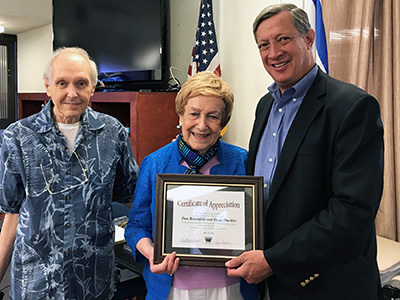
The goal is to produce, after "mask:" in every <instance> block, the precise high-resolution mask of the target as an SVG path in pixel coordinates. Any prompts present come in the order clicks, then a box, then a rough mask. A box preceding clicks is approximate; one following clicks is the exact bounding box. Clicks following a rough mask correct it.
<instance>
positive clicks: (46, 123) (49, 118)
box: [33, 100, 105, 133]
mask: <svg viewBox="0 0 400 300" xmlns="http://www.w3.org/2000/svg"><path fill="white" fill-rule="evenodd" d="M53 106H54V104H53V102H52V100H50V101H49V102H47V104H46V105H45V106H44V108H43V109H42V110H41V111H40V112H39V113H38V114H37V117H36V118H35V119H34V121H33V127H34V128H35V130H36V131H37V132H40V133H45V132H48V131H50V130H52V129H55V128H56V123H55V120H54V117H53V113H52V107H53ZM81 120H82V128H85V129H87V130H89V131H95V130H98V129H100V128H102V127H104V126H105V124H104V122H102V121H101V120H99V118H98V114H97V113H96V112H95V111H94V110H93V109H91V108H90V107H89V106H88V107H87V108H86V110H85V111H84V112H83V114H82V116H81Z"/></svg>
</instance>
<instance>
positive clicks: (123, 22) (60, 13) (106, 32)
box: [53, 0, 169, 91]
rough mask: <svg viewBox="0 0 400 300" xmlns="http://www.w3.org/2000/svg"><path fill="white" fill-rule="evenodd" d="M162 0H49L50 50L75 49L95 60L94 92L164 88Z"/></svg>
mask: <svg viewBox="0 0 400 300" xmlns="http://www.w3.org/2000/svg"><path fill="white" fill-rule="evenodd" d="M167 5H168V0H123V1H121V0H117V1H110V0H53V34H54V37H53V48H54V49H56V48H58V47H62V46H79V47H82V48H84V49H85V50H86V51H88V53H89V55H90V56H91V57H92V58H93V60H94V61H95V62H96V64H97V67H98V71H99V80H101V82H103V83H104V86H103V87H101V86H98V88H97V90H105V91H116V90H117V91H120V90H132V91H137V90H165V89H166V87H167V83H168V78H167V76H168V70H167V68H168V64H169V62H168V58H169V53H168V52H169V49H168V41H167V34H168V32H167V28H168V26H167V22H168V14H167V13H168V9H167Z"/></svg>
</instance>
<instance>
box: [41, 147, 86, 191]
mask: <svg viewBox="0 0 400 300" xmlns="http://www.w3.org/2000/svg"><path fill="white" fill-rule="evenodd" d="M73 153H74V154H75V156H76V159H77V160H78V163H79V166H80V167H81V169H82V175H83V178H84V180H83V181H81V182H80V183H78V184H74V185H71V186H69V187H67V188H64V189H62V190H61V191H57V192H55V191H52V190H51V189H50V185H51V184H52V183H53V181H54V177H55V176H54V174H53V173H52V175H51V179H50V180H49V181H47V179H46V176H45V174H44V170H43V160H42V161H41V162H40V169H41V171H42V175H43V179H44V182H45V184H46V189H47V191H48V192H49V193H50V195H55V194H59V193H64V192H66V191H68V190H70V189H73V188H76V187H78V186H81V185H83V184H85V183H86V182H88V181H89V179H88V178H87V175H86V171H87V168H83V166H82V164H81V161H80V159H79V156H78V154H76V152H75V151H74V152H73Z"/></svg>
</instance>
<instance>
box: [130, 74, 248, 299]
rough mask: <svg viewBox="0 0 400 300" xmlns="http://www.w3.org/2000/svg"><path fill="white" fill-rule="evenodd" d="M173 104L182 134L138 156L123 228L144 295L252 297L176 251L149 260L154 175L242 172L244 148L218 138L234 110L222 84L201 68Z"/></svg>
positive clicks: (215, 270)
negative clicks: (187, 263)
mask: <svg viewBox="0 0 400 300" xmlns="http://www.w3.org/2000/svg"><path fill="white" fill-rule="evenodd" d="M175 107H176V112H177V114H178V115H179V121H180V126H181V128H182V132H181V133H180V134H179V136H178V138H177V139H176V140H175V141H174V142H172V143H170V144H168V145H166V146H165V147H163V148H161V149H159V150H157V151H156V152H154V153H152V154H150V155H149V156H147V157H146V158H145V159H144V160H143V162H142V164H141V166H140V169H139V177H138V182H137V188H136V190H135V196H134V202H133V206H132V209H131V211H130V216H129V223H128V225H127V227H126V229H125V238H126V240H127V242H128V245H129V246H130V247H131V249H132V252H133V256H134V258H135V260H136V261H137V262H142V261H144V260H147V264H146V266H145V268H144V270H143V277H144V279H145V281H146V286H147V291H148V292H147V297H146V299H157V300H160V299H218V300H224V299H227V300H228V299H230V300H232V299H233V300H235V299H256V296H255V286H254V285H248V284H247V283H246V282H245V281H244V280H241V279H240V278H237V277H228V276H227V274H226V273H227V271H226V269H225V268H207V267H187V266H179V258H177V257H176V254H175V253H172V254H170V255H168V256H166V257H165V258H164V260H163V262H162V263H160V264H153V253H154V248H153V238H154V214H155V201H156V200H155V196H156V174H157V173H175V174H220V175H245V165H246V159H247V152H246V150H244V149H242V148H239V147H236V146H233V145H230V144H227V143H224V142H222V141H220V140H219V138H220V132H221V129H222V128H224V127H225V125H226V124H227V123H228V121H229V119H230V117H231V114H232V109H233V94H232V91H231V89H230V87H229V86H228V84H227V83H226V82H224V81H223V80H222V79H221V78H220V77H218V76H216V75H215V74H214V73H212V72H200V73H198V74H196V75H194V76H193V77H191V78H190V79H188V80H187V81H186V83H185V84H184V85H183V86H182V88H181V90H180V91H179V93H178V95H177V97H176V99H175ZM172 274H173V275H172ZM240 285H242V286H240ZM240 291H242V294H241V292H240Z"/></svg>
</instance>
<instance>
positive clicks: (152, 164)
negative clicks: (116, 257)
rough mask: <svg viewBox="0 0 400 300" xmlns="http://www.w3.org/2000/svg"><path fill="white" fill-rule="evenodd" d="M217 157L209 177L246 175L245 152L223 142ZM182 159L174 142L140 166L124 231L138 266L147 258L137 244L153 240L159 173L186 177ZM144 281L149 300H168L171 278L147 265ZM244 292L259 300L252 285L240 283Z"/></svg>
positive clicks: (145, 159)
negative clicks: (151, 269)
mask: <svg viewBox="0 0 400 300" xmlns="http://www.w3.org/2000/svg"><path fill="white" fill-rule="evenodd" d="M217 157H218V160H219V162H220V164H218V165H215V166H213V167H212V168H211V170H210V174H214V175H245V174H246V160H247V151H246V150H244V149H242V148H239V147H237V146H233V145H230V144H227V143H224V142H222V141H221V143H220V147H219V150H218V153H217ZM181 159H182V157H181V155H180V153H179V150H178V144H177V141H175V142H172V143H170V144H168V145H166V146H165V147H163V148H161V149H159V150H157V151H156V152H154V153H152V154H150V155H149V156H147V157H145V158H144V160H143V161H142V163H141V165H140V169H139V177H138V182H137V185H136V190H135V196H134V201H133V206H132V209H131V211H130V215H129V223H128V225H127V227H126V228H125V239H126V241H127V243H128V245H129V246H130V247H131V249H132V253H133V256H134V259H135V260H136V261H137V262H138V263H140V262H143V261H145V260H146V258H145V257H144V256H143V255H142V254H141V253H140V252H139V251H137V249H136V244H137V242H138V241H139V240H140V239H142V238H144V237H148V238H150V239H151V240H154V217H155V199H156V175H157V174H158V173H167V174H183V173H185V171H186V169H187V168H186V167H185V166H182V165H180V161H181ZM149 208H150V209H149ZM143 277H144V279H145V281H146V286H147V291H148V292H147V297H146V299H157V300H159V299H167V297H168V294H169V291H170V288H171V284H172V277H171V276H168V275H167V274H161V275H158V274H154V273H152V272H151V271H150V264H149V262H147V264H146V266H145V268H144V270H143ZM241 291H242V294H243V297H244V299H257V289H256V285H249V284H247V283H246V282H245V281H244V280H241Z"/></svg>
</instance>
